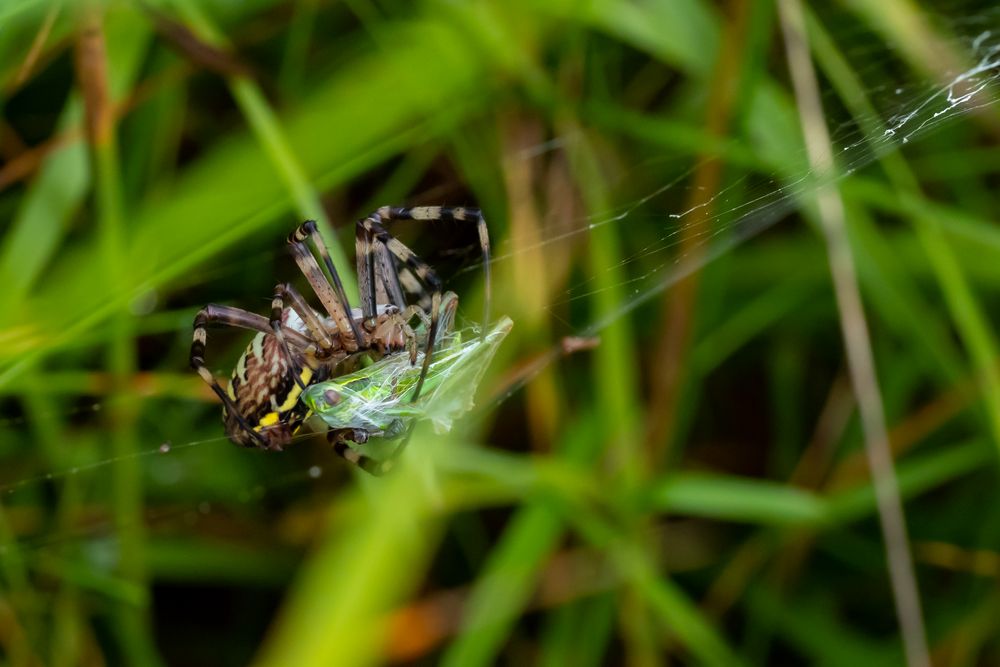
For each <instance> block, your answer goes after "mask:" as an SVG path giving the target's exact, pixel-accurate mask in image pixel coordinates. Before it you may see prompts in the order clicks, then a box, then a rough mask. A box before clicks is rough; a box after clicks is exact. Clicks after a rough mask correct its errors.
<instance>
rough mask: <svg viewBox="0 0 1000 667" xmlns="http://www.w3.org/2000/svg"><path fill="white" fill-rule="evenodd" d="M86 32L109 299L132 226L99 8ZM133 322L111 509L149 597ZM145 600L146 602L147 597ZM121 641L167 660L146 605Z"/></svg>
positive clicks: (121, 332)
mask: <svg viewBox="0 0 1000 667" xmlns="http://www.w3.org/2000/svg"><path fill="white" fill-rule="evenodd" d="M83 21H84V24H83V30H82V33H81V35H80V37H79V40H78V43H77V71H78V77H79V82H80V86H81V89H82V92H83V96H84V106H85V111H86V123H87V137H88V140H89V143H90V146H91V152H92V159H93V163H94V187H95V190H94V198H95V208H96V213H97V220H98V230H97V231H98V237H99V241H100V252H101V255H102V256H103V258H104V264H105V271H106V273H105V276H104V277H105V280H106V285H107V292H108V293H109V294H121V292H122V290H123V289H127V286H128V285H129V284H130V283H129V277H128V268H127V264H126V259H127V257H128V254H127V252H126V251H125V222H124V213H123V197H122V189H121V168H120V165H119V162H118V147H117V141H116V137H115V120H114V112H113V109H112V104H111V99H110V92H109V84H108V63H107V53H106V49H105V41H104V30H103V16H102V15H101V13H100V10H99V9H98V8H97V5H92V6H88V7H87V8H86V9H84V14H83ZM134 350H135V345H134V330H133V322H132V319H131V317H130V316H129V315H128V314H127V313H118V314H116V316H115V317H114V319H113V320H112V323H111V335H110V341H109V345H108V349H107V366H108V368H109V370H110V371H111V374H112V376H113V378H114V380H113V383H114V386H115V390H114V392H113V393H112V395H111V409H110V410H109V411H108V418H109V420H110V424H109V426H110V428H109V430H110V433H111V438H110V440H111V456H112V461H113V463H112V468H111V476H112V481H111V495H112V502H111V505H112V506H113V508H114V522H115V528H116V533H117V538H118V559H119V562H118V570H119V574H120V576H121V578H122V579H124V580H125V581H126V582H128V583H129V584H132V585H134V586H136V587H137V588H139V589H141V590H143V591H145V587H146V573H145V562H146V558H145V553H144V549H145V547H144V542H145V530H144V521H143V504H144V501H143V490H142V475H141V470H140V468H139V462H138V459H137V458H136V457H135V454H136V452H137V451H138V449H137V444H136V437H135V420H136V415H137V409H138V406H137V403H136V401H135V398H134V397H133V396H132V394H131V392H130V390H129V386H130V383H131V378H132V376H133V375H134V373H135V370H136V361H135V351H134ZM143 598H144V599H145V598H146V596H143ZM114 617H115V623H116V626H117V630H118V638H119V641H120V642H121V644H122V648H123V651H124V653H125V655H126V656H128V660H129V661H130V662H132V663H133V664H144V665H156V664H158V663H159V658H158V656H157V653H156V649H155V647H154V645H153V641H152V637H151V636H150V626H149V617H148V610H147V609H146V608H145V604H143V603H140V605H139V607H138V608H136V605H135V604H129V603H119V604H118V605H117V606H116V608H115V612H114Z"/></svg>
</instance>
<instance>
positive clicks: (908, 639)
mask: <svg viewBox="0 0 1000 667" xmlns="http://www.w3.org/2000/svg"><path fill="white" fill-rule="evenodd" d="M778 9H779V14H780V18H781V26H782V33H783V35H784V40H785V49H786V52H787V55H788V61H789V68H790V70H791V75H792V85H793V88H794V90H795V97H796V100H797V102H798V109H799V120H800V122H801V125H802V133H803V135H804V138H805V143H806V150H807V152H808V155H809V162H810V165H811V167H812V168H813V169H814V170H816V172H817V173H818V174H819V177H820V178H821V179H822V182H821V183H820V184H819V186H818V187H817V190H816V205H817V207H818V212H819V218H820V222H821V226H822V229H823V233H824V235H825V238H826V244H827V251H828V257H829V261H830V273H831V274H832V277H833V284H834V292H835V294H836V299H837V307H838V309H839V311H840V323H841V329H842V334H843V336H844V346H845V348H846V352H847V363H848V369H849V372H850V375H851V383H852V385H853V387H854V393H855V396H856V398H857V401H858V410H859V412H860V414H861V424H862V430H863V431H864V438H865V449H866V453H867V455H868V465H869V467H870V468H871V473H872V484H873V486H874V488H875V498H876V501H877V506H878V514H879V520H880V523H881V526H882V535H883V539H884V540H885V546H886V555H887V558H888V566H889V578H890V581H891V583H892V592H893V599H894V601H895V605H896V614H897V616H898V618H899V624H900V628H901V630H902V639H903V648H904V650H905V652H906V662H907V664H908V665H909V666H910V667H929V665H930V656H929V653H928V648H927V635H926V631H925V629H924V622H923V614H922V612H921V608H920V595H919V592H918V590H917V583H916V577H915V575H914V571H913V560H912V558H911V555H910V549H909V540H908V537H907V533H906V520H905V517H904V514H903V505H902V502H901V500H900V496H899V484H898V482H897V480H896V472H895V469H894V468H893V461H892V451H891V450H890V447H889V433H888V429H887V428H886V423H885V409H884V407H883V404H882V394H881V391H880V389H879V385H878V377H877V375H876V373H875V361H874V355H873V353H872V347H871V339H870V337H869V334H868V323H867V320H866V317H865V312H864V307H863V305H862V301H861V290H860V289H859V287H858V279H857V273H856V271H855V267H854V258H853V256H852V254H851V249H850V245H849V242H848V238H847V229H846V216H845V210H844V202H843V200H842V199H841V196H840V192H839V190H838V189H837V188H836V186H835V185H833V183H832V182H831V181H830V180H829V176H830V175H831V174H832V173H833V170H834V160H833V152H832V150H831V148H830V136H829V132H828V131H827V127H826V123H825V120H824V116H823V106H822V102H821V99H820V92H819V84H818V82H817V79H816V73H815V70H814V69H813V67H812V61H811V59H810V54H809V47H808V44H807V43H806V32H805V19H804V16H803V11H802V5H801V4H800V3H799V1H798V0H781V2H779V3H778Z"/></svg>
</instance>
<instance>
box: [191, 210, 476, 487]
mask: <svg viewBox="0 0 1000 667" xmlns="http://www.w3.org/2000/svg"><path fill="white" fill-rule="evenodd" d="M399 220H427V221H435V220H457V221H463V222H469V223H472V224H475V225H476V226H477V228H478V232H479V242H480V245H481V247H482V255H483V267H484V274H485V296H484V313H483V332H485V331H486V328H487V325H488V323H489V312H490V311H489V308H490V242H489V234H488V232H487V229H486V222H485V220H483V216H482V214H481V213H480V211H479V210H478V209H473V208H460V207H455V208H447V207H440V206H425V207H415V208H399V207H389V206H383V207H382V208H379V209H378V210H377V211H375V212H374V213H372V214H370V215H369V216H367V217H366V218H364V219H362V220H360V221H358V224H357V228H356V234H355V255H356V261H357V271H358V285H359V292H360V297H361V307H360V309H357V308H352V307H351V305H350V302H349V301H348V299H347V295H346V294H345V292H344V286H343V284H342V282H341V280H340V277H339V276H338V275H337V270H336V269H335V268H334V266H333V262H332V261H331V260H330V254H329V252H328V251H327V248H326V246H325V245H324V243H323V240H322V238H321V237H320V235H319V231H318V230H317V228H316V223H315V222H313V221H312V220H309V221H306V222H304V223H303V224H302V225H300V226H299V227H298V228H297V229H296V230H295V231H294V232H292V233H291V234H290V235H289V236H288V244H289V248H290V249H291V252H292V255H293V256H294V258H295V262H296V264H298V267H299V269H300V270H301V271H302V273H303V274H304V275H305V277H306V280H307V281H308V283H309V287H310V288H311V290H312V292H313V293H314V294H315V296H316V298H317V299H318V300H319V302H320V303H321V304H322V306H323V310H322V311H320V310H316V309H314V308H313V307H312V306H310V305H309V303H308V302H307V301H306V299H305V298H304V297H303V296H302V295H301V294H299V292H298V291H296V290H295V288H293V287H292V286H291V285H289V284H287V283H281V284H279V285H278V286H277V287H275V290H274V299H273V301H272V302H271V315H270V318H269V319H268V318H265V317H263V316H262V315H257V314H255V313H251V312H248V311H245V310H241V309H239V308H233V307H231V306H220V305H215V304H209V305H207V306H205V307H204V308H203V309H202V310H201V311H199V312H198V314H197V315H196V316H195V318H194V337H193V341H192V343H191V366H192V368H194V369H195V370H196V371H197V372H198V374H199V375H201V377H202V379H204V380H205V382H207V383H208V385H209V386H210V387H211V388H212V390H213V391H214V392H215V393H216V394H217V395H218V396H219V398H220V399H222V403H223V412H222V416H223V422H224V423H225V428H226V434H227V435H228V436H229V439H230V440H232V441H233V442H234V443H236V444H238V445H241V446H244V447H258V448H263V449H269V450H280V449H281V448H282V447H284V446H285V445H287V444H288V443H289V442H291V439H292V436H293V435H294V434H295V433H296V432H297V431H298V430H299V428H300V427H301V426H302V424H303V422H304V421H305V420H306V418H308V417H309V411H308V408H307V407H306V406H305V404H304V403H303V402H302V401H300V400H299V399H300V397H301V395H302V392H303V391H304V390H305V388H306V387H308V386H309V385H311V384H313V383H316V382H321V381H323V380H326V379H328V378H330V377H333V376H334V374H335V373H337V371H338V367H340V366H342V364H345V363H346V362H349V361H350V360H351V359H352V358H354V357H355V356H357V355H361V354H368V355H371V356H373V357H376V358H378V357H383V356H385V355H389V354H397V353H403V352H406V353H408V354H409V355H410V359H411V362H413V363H415V362H416V359H417V350H418V345H421V344H422V345H423V346H424V347H425V354H424V361H423V368H422V372H421V375H420V380H419V382H418V384H417V388H416V392H415V394H414V395H413V399H412V400H416V399H417V397H418V396H419V394H420V388H421V387H422V385H423V381H424V377H425V376H426V373H427V369H428V368H429V366H430V360H431V356H432V353H433V348H434V343H435V340H436V338H437V332H438V325H439V321H440V320H441V316H442V310H444V311H446V312H445V313H444V321H446V322H448V323H449V326H450V322H451V319H452V317H453V315H454V308H455V306H456V305H457V298H455V297H454V295H451V294H450V293H449V294H448V295H447V297H450V298H445V299H444V305H442V294H441V281H440V280H439V279H438V277H437V274H436V273H435V272H434V270H433V269H432V268H431V267H430V266H428V265H427V264H426V263H425V262H424V261H423V260H421V259H420V258H419V257H417V256H416V255H415V254H414V253H413V252H412V251H411V250H410V249H409V248H407V247H406V246H405V245H404V244H403V243H402V242H400V241H399V240H398V239H396V238H395V237H393V236H392V235H391V234H389V232H388V231H387V230H386V225H387V224H388V223H390V222H392V221H399ZM310 242H311V244H312V248H310V245H309V243H310ZM316 254H318V255H319V257H320V258H321V259H322V261H323V265H324V266H325V267H326V273H324V271H323V269H322V268H321V267H320V264H319V263H318V262H317V260H316ZM404 288H405V291H404ZM407 293H410V294H416V295H417V299H416V303H408V302H407V299H406V294H407ZM421 300H423V301H421ZM421 303H424V304H425V305H421ZM428 303H429V306H428V305H426V304H428ZM428 311H429V312H428ZM414 318H417V319H419V320H420V321H422V322H423V323H424V325H425V331H426V334H425V335H424V336H420V337H418V335H417V334H415V333H414V330H413V328H411V326H410V323H411V322H412V321H413V320H414ZM209 324H223V325H229V326H233V327H241V328H244V329H251V330H253V331H256V332H257V335H256V336H255V337H254V338H253V340H252V341H251V342H250V345H249V346H248V347H247V349H246V351H245V352H244V353H243V356H241V357H240V359H239V362H238V363H237V364H236V369H235V370H234V371H233V374H232V377H231V378H230V381H229V388H228V390H225V389H223V388H222V387H221V386H220V385H219V383H218V381H217V380H216V379H215V376H214V375H213V374H212V373H211V371H209V370H208V368H207V367H206V366H205V343H206V340H207V332H206V327H207V326H208V325H209ZM375 435H378V434H375V433H368V432H364V431H360V430H359V429H349V430H348V432H340V431H329V432H328V433H327V437H328V439H329V440H330V441H331V442H332V443H333V444H334V449H335V450H336V451H337V453H339V454H340V455H342V456H344V457H345V458H348V459H349V460H351V461H352V462H353V463H356V464H359V465H361V466H362V467H363V468H365V469H368V470H369V471H371V466H372V465H373V464H372V461H371V460H370V459H368V457H364V456H361V455H359V454H358V453H357V452H355V451H354V450H352V449H350V448H349V447H348V446H347V444H346V441H352V442H355V443H358V444H361V443H364V442H366V441H367V440H368V438H369V437H372V436H375Z"/></svg>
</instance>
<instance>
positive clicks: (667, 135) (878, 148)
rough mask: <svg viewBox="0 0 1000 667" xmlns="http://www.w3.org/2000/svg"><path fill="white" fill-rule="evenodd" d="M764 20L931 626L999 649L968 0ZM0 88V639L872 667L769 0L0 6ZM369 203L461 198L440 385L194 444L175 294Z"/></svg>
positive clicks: (30, 654)
mask: <svg viewBox="0 0 1000 667" xmlns="http://www.w3.org/2000/svg"><path fill="white" fill-rule="evenodd" d="M806 18H807V20H806V23H807V27H808V30H807V40H808V48H809V49H810V50H811V53H812V56H813V59H814V62H815V66H816V68H817V71H818V73H819V77H820V86H821V89H822V97H823V104H824V109H825V113H826V119H827V124H828V126H829V128H830V130H831V132H832V134H833V149H834V151H835V152H836V155H837V158H838V160H839V167H840V168H841V169H842V170H843V171H842V172H840V173H839V174H838V177H837V179H836V186H837V188H838V189H839V190H840V192H841V194H842V196H843V198H844V202H845V206H846V214H847V215H846V218H847V225H848V231H849V235H850V241H851V250H852V254H853V258H854V262H855V264H856V266H857V272H858V277H859V280H860V283H861V291H862V294H863V298H864V305H865V307H866V311H867V314H868V317H869V325H870V330H871V337H872V347H873V350H874V355H875V362H876V367H877V373H878V377H879V380H880V384H881V392H882V399H883V401H884V406H885V416H886V419H887V422H888V427H889V436H890V440H891V445H892V451H893V454H894V457H895V465H896V471H897V474H898V479H899V497H900V499H901V500H902V501H903V503H904V508H905V512H906V518H907V526H908V529H909V538H910V543H909V548H910V551H911V553H912V555H913V559H914V564H915V572H916V583H917V586H918V588H919V591H920V597H921V602H922V612H921V613H922V616H923V619H924V622H925V624H926V628H927V646H928V650H929V652H930V655H931V657H932V660H933V663H934V664H936V665H994V664H1000V642H998V640H997V637H998V631H1000V587H998V586H997V577H998V576H1000V503H997V495H996V489H997V460H998V458H997V456H998V447H1000V368H998V365H997V362H998V358H997V350H998V343H997V340H996V334H995V326H994V322H995V319H996V315H995V312H996V306H997V304H998V303H1000V298H998V297H1000V294H998V288H1000V273H998V271H997V267H998V266H1000V232H998V230H997V227H996V225H995V223H994V220H995V217H996V214H995V212H996V210H997V203H998V202H997V194H996V186H997V183H998V180H997V171H998V169H1000V159H998V158H1000V153H998V152H997V148H996V145H997V139H998V137H1000V107H998V106H997V105H996V104H995V102H996V99H997V98H996V89H995V88H996V80H997V76H998V75H1000V69H998V66H997V64H996V62H995V61H996V59H997V52H996V51H997V48H998V47H997V44H998V37H1000V11H998V9H997V7H996V6H995V5H994V4H993V3H990V2H986V1H982V2H974V1H963V2H957V1H956V2H937V3H931V2H926V1H921V2H917V1H916V0H880V1H879V2H870V1H866V0H840V1H839V2H834V3H814V6H813V7H812V8H811V9H807V17H806ZM963 72H964V73H966V74H967V75H963V74H962V73H963ZM0 100H2V109H3V111H2V115H0V160H2V161H3V162H2V165H0V221H2V239H0V277H2V283H0V284H2V289H0V305H2V307H0V313H2V315H0V318H2V325H0V341H2V345H0V393H2V397H0V404H2V407H3V419H2V421H0V460H2V471H0V500H2V504H0V657H2V660H0V661H2V663H3V664H9V665H13V666H20V665H31V666H33V665H60V666H62V665H216V666H218V665H244V664H259V665H338V666H339V665H361V664H364V665H369V664H386V663H388V664H444V665H455V666H462V667H464V666H467V665H472V666H474V665H492V664H518V665H522V664H537V665H599V664H630V665H657V664H712V665H729V664H746V665H762V664H777V665H791V664H810V665H813V664H821V665H852V666H856V665H872V664H879V665H892V664H903V663H904V651H903V645H902V642H901V640H900V630H899V624H898V622H897V618H896V611H895V607H894V603H893V595H892V588H891V587H890V575H889V569H888V567H887V565H886V557H885V548H884V543H883V538H882V533H881V530H880V524H879V520H878V513H877V507H876V502H875V494H874V491H873V485H872V483H871V480H870V476H869V474H868V468H867V464H866V458H865V453H864V438H863V437H862V430H861V425H860V422H859V418H858V413H857V409H856V407H857V406H856V403H855V399H854V392H853V391H852V385H851V380H850V376H849V374H848V372H847V367H846V362H845V353H844V346H843V344H842V339H841V335H840V315H839V313H838V309H837V304H836V300H835V298H834V291H833V287H832V284H831V280H830V272H829V269H828V266H827V261H826V248H825V245H824V240H823V235H822V234H821V233H820V232H819V222H818V218H817V215H816V213H815V208H814V206H813V200H814V195H815V193H816V189H817V186H816V184H815V183H816V180H817V178H816V177H817V174H816V173H814V170H812V169H810V167H809V160H808V159H807V155H806V151H805V148H804V144H803V140H802V133H801V131H800V130H799V127H800V125H799V123H800V118H799V112H800V108H801V106H800V105H799V104H797V102H796V98H795V95H794V92H793V90H792V86H791V84H790V78H789V74H788V62H787V58H786V56H785V49H784V43H783V37H782V27H781V24H780V21H779V16H778V11H777V9H776V7H775V5H774V3H773V2H772V0H718V1H709V0H669V1H653V0H649V1H638V0H508V1H503V0H492V1H488V0H481V1H472V0H470V1H468V2H463V1H459V0H454V1H448V0H425V1H420V2H409V1H400V0H383V1H373V0H344V1H339V2H338V1H336V0H298V1H292V0H289V1H285V2H278V1H271V0H244V1H240V2H236V1H235V0H171V1H169V2H168V1H167V0H161V1H160V2H153V0H149V3H148V4H144V3H139V2H126V1H124V0H122V1H117V2H116V1H113V2H108V3H101V2H96V1H95V2H89V3H88V2H74V1H72V0H65V1H63V2H59V1H57V0H3V2H2V3H0ZM893 129H895V130H896V131H895V132H892V130H893ZM887 130H890V131H888V132H887ZM383 204H393V205H418V204H450V205H476V206H481V207H482V208H483V210H484V212H485V214H486V219H487V221H488V223H489V225H490V232H491V235H492V238H493V244H494V254H495V256H496V261H495V263H494V271H495V276H496V289H495V295H494V296H495V298H494V311H495V313H497V314H506V315H508V316H510V317H511V318H512V320H513V321H514V329H513V332H512V333H511V335H510V337H509V338H508V339H507V340H506V341H505V343H504V345H503V346H502V348H501V350H500V352H499V354H498V356H497V358H496V359H495V360H494V361H493V364H492V366H491V368H490V370H489V372H488V374H487V376H486V379H485V380H484V381H483V383H482V385H481V386H480V387H479V389H478V399H477V404H478V409H477V410H476V411H475V412H473V413H472V414H470V415H468V416H467V418H466V419H464V420H463V421H462V422H461V423H460V424H459V425H458V426H457V427H456V428H455V429H454V430H453V431H452V432H451V433H450V434H448V435H447V436H441V435H436V434H434V433H433V432H432V431H430V430H429V429H426V430H425V429H423V428H420V429H418V431H417V433H416V435H415V437H414V439H413V441H412V443H411V444H410V447H409V448H408V450H407V452H406V455H405V456H404V457H403V461H402V465H400V466H399V467H398V469H397V470H395V471H394V472H393V473H392V474H390V475H387V476H385V477H382V478H372V477H368V476H365V475H364V474H363V473H360V472H358V471H356V470H354V469H353V468H351V467H350V466H349V465H348V464H347V463H346V462H344V461H343V460H341V459H339V458H337V457H336V456H335V455H334V454H333V452H332V451H331V450H330V449H329V447H328V446H327V445H326V443H325V441H324V440H323V439H322V438H313V439H308V438H307V439H303V440H302V442H300V443H298V444H297V445H296V446H295V447H292V448H290V449H288V450H286V451H285V452H283V453H280V454H274V453H265V452H259V451H248V450H241V449H238V448H236V447H234V446H233V445H232V444H230V443H229V442H228V441H227V440H226V439H225V438H224V434H223V430H222V425H221V420H220V413H221V409H220V406H219V405H218V403H217V400H216V399H215V398H214V396H213V395H212V394H211V393H210V392H209V391H208V389H207V388H206V387H205V386H204V385H203V384H202V383H201V381H200V380H199V378H198V377H197V376H196V375H195V374H193V373H191V372H190V371H189V370H188V367H187V365H188V361H187V355H188V348H189V345H190V335H191V333H190V332H191V321H192V318H193V316H194V313H195V312H196V311H197V310H198V309H199V308H200V307H201V306H203V305H204V304H205V303H208V302H218V303H226V304H233V305H237V306H240V307H244V308H247V309H249V310H253V311H255V312H260V313H264V314H266V313H267V310H268V304H269V302H270V297H271V294H272V290H273V287H274V285H275V283H277V282H280V281H287V280H292V281H294V282H296V284H299V285H302V281H301V278H300V276H299V275H298V274H297V271H296V269H295V266H294V263H293V262H292V261H291V260H290V258H289V257H288V256H287V254H286V252H285V248H284V238H285V236H286V235H287V234H288V233H289V231H291V230H292V229H293V228H294V226H295V225H296V224H297V223H298V222H300V221H301V220H303V219H305V218H316V219H318V220H319V221H320V223H321V226H322V227H323V231H324V234H326V236H327V238H328V239H329V240H330V242H331V244H332V245H333V247H334V255H335V257H336V261H337V263H338V265H339V266H340V267H341V271H342V273H343V274H344V275H345V276H346V277H347V279H348V280H349V281H350V282H352V283H353V270H352V268H351V267H352V264H353V250H352V248H353V236H354V230H353V221H354V220H356V219H358V218H359V217H361V216H363V215H364V214H366V213H367V212H369V211H371V210H372V209H374V208H375V207H377V206H379V205H383ZM397 231H398V232H399V234H400V236H401V238H402V239H403V240H404V241H405V242H406V243H408V244H410V245H411V246H412V247H413V248H414V249H415V250H417V252H419V253H420V254H421V255H423V256H425V257H427V258H428V259H429V261H430V262H431V263H432V264H433V265H434V266H436V267H438V268H439V270H440V273H441V274H442V276H443V277H444V278H445V280H446V286H447V287H448V288H449V289H452V290H454V291H456V292H457V293H458V294H459V295H460V296H461V299H462V304H461V306H460V314H459V315H460V324H461V325H462V326H467V325H474V324H475V323H476V321H477V319H478V313H479V312H480V304H481V299H482V266H481V265H480V264H479V260H478V246H477V240H476V236H475V233H474V231H473V230H470V229H467V228H463V227H462V226H460V225H457V224H456V225H452V224H441V225H436V226H422V225H420V224H412V225H405V226H401V227H399V228H397ZM751 237H752V238H751ZM710 260H711V261H710ZM351 294H352V295H353V294H354V292H353V287H351ZM574 336H575V337H597V338H599V339H600V342H599V344H598V345H597V346H596V347H594V348H593V349H586V350H579V351H576V352H572V353H568V352H566V351H565V350H564V348H563V344H564V343H565V342H572V341H567V337H574ZM248 340H249V336H248V335H247V334H246V333H243V332H238V331H233V330H223V329H220V330H213V331H212V332H211V333H210V336H209V345H208V364H209V366H210V367H211V368H213V369H214V370H215V371H216V372H217V373H218V374H219V375H220V376H223V375H228V373H229V371H230V369H231V368H232V367H233V364H235V361H236V359H237V358H238V357H239V355H240V353H241V352H242V350H243V348H244V346H245V345H246V344H247V341H248ZM587 342H589V343H591V344H592V343H594V342H595V341H593V340H591V341H587ZM911 664H913V663H912V662H911Z"/></svg>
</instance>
